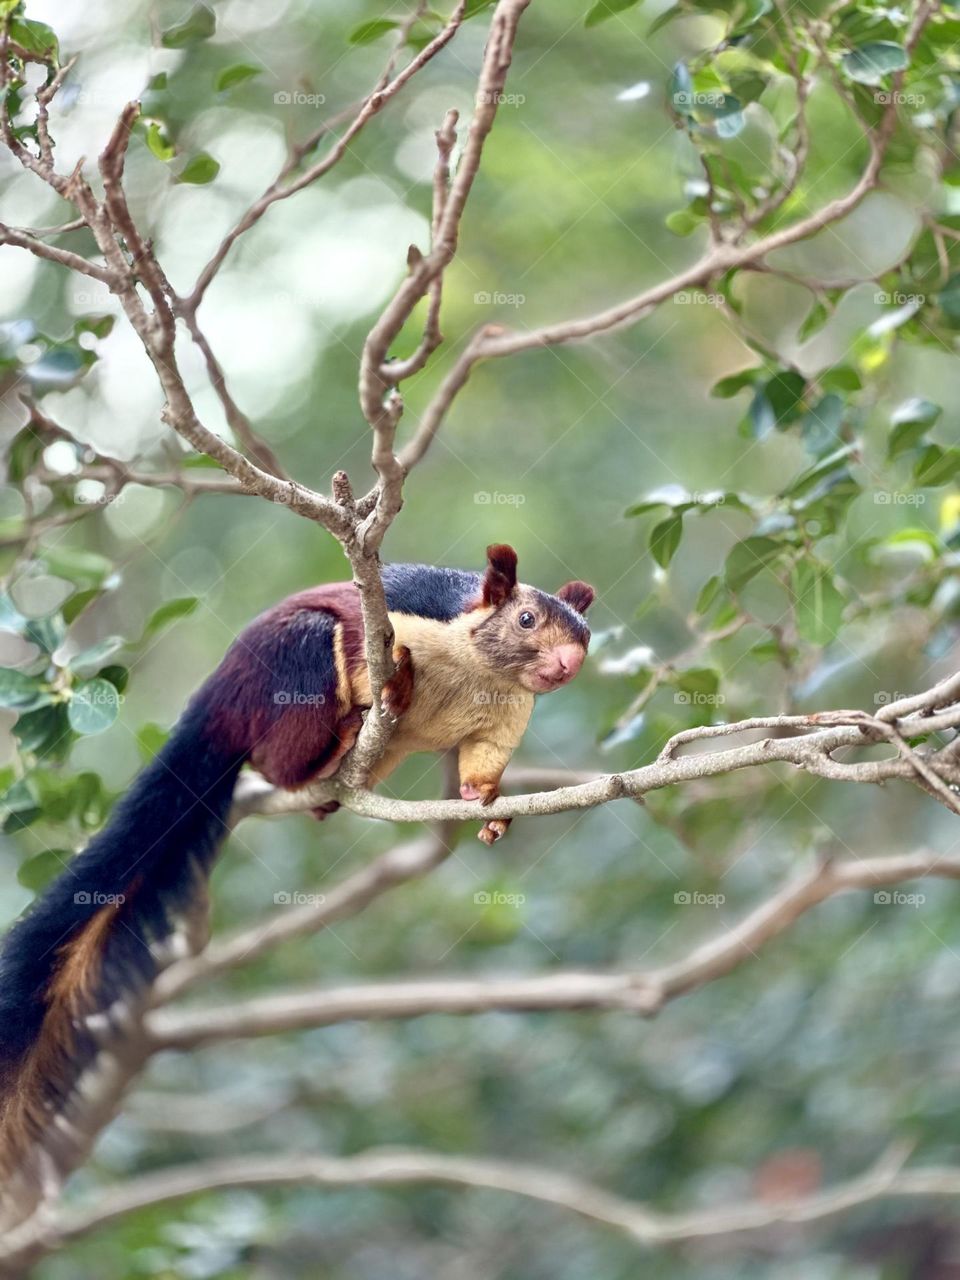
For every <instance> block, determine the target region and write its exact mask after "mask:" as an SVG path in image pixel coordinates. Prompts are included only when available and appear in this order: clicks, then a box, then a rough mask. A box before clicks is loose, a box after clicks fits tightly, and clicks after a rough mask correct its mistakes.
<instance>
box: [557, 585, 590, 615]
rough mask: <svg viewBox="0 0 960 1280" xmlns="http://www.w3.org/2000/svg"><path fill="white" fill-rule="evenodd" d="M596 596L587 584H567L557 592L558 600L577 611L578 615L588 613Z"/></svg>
mask: <svg viewBox="0 0 960 1280" xmlns="http://www.w3.org/2000/svg"><path fill="white" fill-rule="evenodd" d="M596 594H597V593H596V592H595V591H594V589H593V587H591V586H589V585H588V584H587V583H586V582H566V583H564V585H563V586H562V587H561V588H560V590H559V591H558V592H557V599H558V600H563V601H564V602H565V603H566V604H568V605H570V606H571V608H573V609H576V611H577V613H586V612H587V610H588V609H589V608H590V606H591V605H592V604H593V601H594V597H595V596H596Z"/></svg>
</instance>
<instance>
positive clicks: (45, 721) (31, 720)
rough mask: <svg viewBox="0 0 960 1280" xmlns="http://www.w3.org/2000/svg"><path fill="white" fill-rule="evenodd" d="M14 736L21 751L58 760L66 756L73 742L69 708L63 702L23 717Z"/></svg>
mask: <svg viewBox="0 0 960 1280" xmlns="http://www.w3.org/2000/svg"><path fill="white" fill-rule="evenodd" d="M13 734H14V737H15V738H16V740H17V744H18V745H19V747H20V750H21V751H26V752H33V754H34V755H37V756H41V757H48V756H49V757H54V758H57V759H59V758H61V757H63V756H65V755H66V753H67V751H68V749H69V747H70V743H71V741H72V740H73V734H72V733H71V732H70V723H69V720H68V718H67V708H66V706H65V705H64V704H63V703H62V702H61V703H57V705H56V706H52V707H41V708H40V709H39V710H38V711H30V712H28V713H26V714H25V715H21V717H20V719H19V720H18V721H17V723H16V724H15V725H14V726H13Z"/></svg>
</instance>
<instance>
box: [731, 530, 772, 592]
mask: <svg viewBox="0 0 960 1280" xmlns="http://www.w3.org/2000/svg"><path fill="white" fill-rule="evenodd" d="M781 551H783V545H782V543H779V542H775V541H774V540H773V538H763V537H753V538H744V539H743V541H742V542H738V543H736V544H735V545H734V546H733V547H731V548H730V554H729V555H728V556H727V560H726V564H725V565H724V568H723V576H724V578H725V580H726V583H727V586H728V587H729V588H730V590H731V591H742V590H743V588H744V587H745V586H746V585H747V583H748V582H749V581H750V579H751V578H755V577H756V576H757V574H758V573H759V572H760V571H761V569H765V568H766V567H767V565H768V564H770V562H771V561H772V560H774V559H776V557H777V556H778V555H779V554H780V553H781Z"/></svg>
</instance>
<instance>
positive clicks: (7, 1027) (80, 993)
mask: <svg viewBox="0 0 960 1280" xmlns="http://www.w3.org/2000/svg"><path fill="white" fill-rule="evenodd" d="M383 587H384V592H385V595H386V601H387V607H388V610H389V615H390V621H391V623H392V625H393V629H394V635H395V649H394V657H395V659H396V663H397V666H396V670H395V673H394V675H393V676H392V677H391V679H390V681H389V682H388V684H387V686H386V687H385V689H384V705H385V706H386V707H387V709H388V710H389V711H391V712H392V713H393V714H394V715H396V716H398V718H399V720H398V724H397V726H396V728H395V731H394V733H393V736H392V738H391V739H390V742H389V745H388V746H387V749H386V752H385V754H384V756H383V758H382V759H381V760H380V761H379V763H378V764H377V765H376V766H375V768H374V771H373V775H372V778H371V781H372V782H375V781H379V780H381V779H383V778H385V777H386V776H387V775H388V774H389V773H391V772H392V771H393V770H394V769H395V768H396V767H397V765H398V764H399V763H400V762H401V760H403V759H404V758H405V757H406V756H407V755H409V754H411V753H412V752H416V751H446V750H451V749H456V750H457V751H458V753H459V773H460V795H461V796H462V797H463V798H464V799H465V800H479V801H480V802H481V804H488V803H489V802H490V801H492V800H493V799H495V797H496V796H497V795H499V785H500V778H501V775H502V773H503V771H504V768H505V767H506V765H507V762H508V761H509V759H510V757H511V755H512V753H513V751H514V749H515V748H516V746H517V744H518V743H519V741H520V739H521V737H522V736H523V732H524V730H525V729H526V726H527V722H528V721H529V719H530V713H531V711H532V709H533V700H534V695H535V694H538V693H549V692H551V691H552V690H554V689H557V688H559V687H560V686H561V685H563V684H566V683H567V682H568V681H569V680H571V679H572V678H573V677H574V676H575V675H576V674H577V672H578V671H579V669H580V666H581V664H582V662H583V659H584V656H585V655H586V651H587V645H588V643H589V639H590V632H589V629H588V627H587V624H586V622H585V621H584V618H583V615H584V614H585V613H586V611H587V609H588V608H589V606H590V604H591V602H592V601H593V597H594V592H593V588H592V587H589V586H587V584H586V583H584V582H568V583H567V584H566V585H565V586H563V587H561V588H560V589H559V591H557V593H556V594H555V595H548V594H547V593H546V592H543V591H538V590H536V589H535V588H534V587H529V586H525V585H523V584H521V583H518V582H517V555H516V552H515V551H514V550H513V548H512V547H508V546H502V545H498V546H492V547H489V548H488V551H487V566H486V570H485V572H484V573H483V574H479V573H470V572H465V571H463V570H459V569H447V568H436V567H433V566H430V565H421V564H396V565H389V566H387V567H386V568H385V569H384V572H383ZM370 704H371V692H370V680H369V676H368V673H367V667H366V662H365V659H364V633H363V624H362V620H361V612H360V598H359V593H358V591H357V588H356V587H355V585H354V584H353V583H329V584H326V585H323V586H318V587H314V588H311V589H310V590H307V591H302V592H300V593H298V594H297V595H293V596H291V597H290V598H289V599H287V600H284V601H283V602H282V603H280V604H278V605H276V606H275V607H274V608H272V609H270V610H268V611H267V612H266V613H264V614H262V615H261V616H260V617H259V618H257V619H256V620H255V621H254V622H252V623H251V624H250V625H249V626H248V627H247V628H246V629H245V630H244V631H243V632H241V634H240V635H239V636H238V637H237V639H236V640H235V642H234V643H233V644H232V645H231V646H230V648H229V650H228V651H227V653H226V655H225V657H224V659H223V661H222V662H221V663H220V665H219V667H217V669H216V671H214V672H213V674H212V675H211V676H210V677H209V678H208V679H207V680H206V682H205V683H204V684H203V685H202V686H201V687H200V689H199V690H198V691H197V692H196V693H195V694H194V696H193V697H192V699H191V700H190V702H189V704H188V706H187V708H186V710H185V711H184V713H183V715H182V716H181V718H180V720H179V721H178V723H177V725H176V727H175V728H174V730H173V732H172V734H171V736H170V738H169V740H168V741H167V743H166V744H165V745H164V746H163V748H162V749H161V750H160V751H159V752H158V753H157V755H156V756H155V757H154V759H153V760H152V761H151V763H150V764H149V765H147V767H146V768H145V769H144V770H143V772H142V773H141V774H140V775H139V777H138V778H137V779H136V781H135V782H134V784H133V786H132V788H131V789H130V791H129V792H128V793H127V795H126V796H125V797H124V798H123V800H121V802H120V803H119V804H118V805H117V807H116V809H115V810H114V812H113V815H112V816H111V818H110V821H109V822H108V823H107V825H106V827H105V828H104V829H103V830H102V831H101V832H100V833H99V834H98V835H97V836H95V837H94V839H93V840H91V842H90V843H89V845H88V846H87V847H86V849H84V850H83V851H82V852H81V853H79V854H78V855H77V856H76V857H75V858H74V859H73V861H72V862H71V863H70V864H69V866H68V867H67V869H66V871H65V872H64V873H63V874H62V875H61V876H60V877H59V878H58V879H56V880H54V881H53V883H52V884H51V885H50V886H49V887H48V888H47V889H46V890H45V891H44V893H43V894H42V895H41V896H40V898H39V899H38V900H37V902H36V903H35V904H34V905H33V906H32V907H31V908H30V910H28V912H27V913H26V914H25V915H24V916H23V917H22V918H21V919H20V920H19V921H18V922H17V923H16V924H15V925H14V926H13V928H12V929H11V930H10V932H9V933H8V934H7V936H6V939H5V940H4V943H3V946H2V949H0V1183H4V1184H7V1188H8V1190H10V1188H11V1187H13V1185H14V1184H15V1183H18V1182H22V1181H23V1180H26V1181H27V1182H30V1181H31V1180H32V1181H33V1182H36V1183H40V1182H42V1179H43V1160H44V1159H48V1160H49V1158H50V1157H54V1158H55V1157H56V1154H57V1150H58V1147H62V1148H64V1149H66V1148H67V1147H68V1146H69V1144H70V1143H71V1141H73V1140H74V1138H73V1135H72V1128H71V1125H70V1123H69V1118H70V1111H71V1101H72V1099H73V1098H74V1097H75V1095H76V1094H77V1093H82V1091H83V1088H84V1074H85V1072H87V1071H88V1070H91V1069H92V1068H93V1067H94V1065H95V1063H96V1059H97V1057H98V1053H100V1052H101V1050H102V1048H103V1045H104V1043H105V1042H106V1040H107V1038H108V1037H107V1033H108V1032H110V1031H111V1030H112V1029H115V1028H116V1027H118V1026H121V1025H122V1022H123V1019H124V1017H125V1015H126V1014H128V1013H129V1010H130V1008H131V1007H132V1006H133V1004H134V1003H135V1002H137V1001H142V1000H143V999H145V998H146V996H147V994H148V991H149V987H150V986H151V984H152V982H153V981H154V979H155V977H156V975H157V973H158V972H159V971H160V969H161V968H162V967H164V965H166V964H169V963H170V961H171V960H172V959H173V958H174V957H175V956H176V955H177V954H178V953H179V954H182V953H183V951H184V950H185V949H186V945H187V936H186V933H187V931H186V922H188V921H190V920H191V918H193V917H195V915H196V911H197V905H198V903H201V904H202V902H203V899H204V895H205V893H206V880H207V876H208V874H209V871H210V868H211V865H212V863H213V860H214V857H215V855H216V853H217V849H218V847H219V845H220V844H221V842H222V840H223V838H224V836H225V834H226V830H227V816H228V813H229V810H230V804H231V799H232V796H233V791H234V785H235V783H236V781H237V776H238V774H239V772H240V770H241V768H242V767H243V765H244V764H247V763H249V764H250V765H251V766H252V767H253V768H254V769H256V770H258V771H259V772H260V773H261V774H262V775H263V776H264V777H265V778H266V779H267V780H268V781H269V782H271V783H273V784H274V785H275V786H278V787H299V786H303V785H304V784H306V783H307V782H309V781H311V780H313V779H315V778H323V777H329V776H331V775H332V774H333V773H335V772H336V770H337V768H338V767H339V764H340V761H341V760H342V758H343V756H344V755H345V754H346V752H347V751H348V750H349V749H350V747H351V746H352V745H353V743H354V741H355V740H356V737H357V734H358V732H359V729H360V726H361V724H362V719H363V713H364V711H365V710H367V709H368V708H369V707H370ZM335 807H336V806H335V805H333V806H329V805H328V806H325V807H324V808H323V809H322V810H321V811H320V812H319V813H318V816H323V815H324V814H325V813H326V812H329V811H330V810H331V809H332V808H335ZM507 822H508V820H502V819H499V820H493V821H490V822H487V823H485V824H484V826H483V828H482V830H481V832H480V838H481V839H483V840H485V841H486V842H488V843H492V842H493V841H494V840H496V839H498V838H499V837H500V836H501V835H503V833H504V831H505V830H506V827H507ZM28 1165H29V1168H28V1167H27V1166H28ZM2 1195H3V1192H2V1191H0V1222H2V1220H3V1213H2Z"/></svg>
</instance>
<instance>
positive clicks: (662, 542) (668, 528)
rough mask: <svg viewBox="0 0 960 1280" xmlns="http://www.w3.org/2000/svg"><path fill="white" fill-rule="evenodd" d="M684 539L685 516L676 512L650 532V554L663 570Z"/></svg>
mask: <svg viewBox="0 0 960 1280" xmlns="http://www.w3.org/2000/svg"><path fill="white" fill-rule="evenodd" d="M682 537H683V516H682V515H680V514H677V513H676V512H674V513H673V514H672V515H669V516H667V518H666V520H661V522H660V523H659V524H658V525H654V527H653V529H652V530H651V531H650V554H651V555H652V556H653V558H654V560H656V562H657V564H658V565H659V566H660V567H661V569H666V567H667V565H668V564H669V563H670V561H671V560H672V559H673V557H674V553H675V552H676V550H677V547H679V545H680V539H681V538H682Z"/></svg>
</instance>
